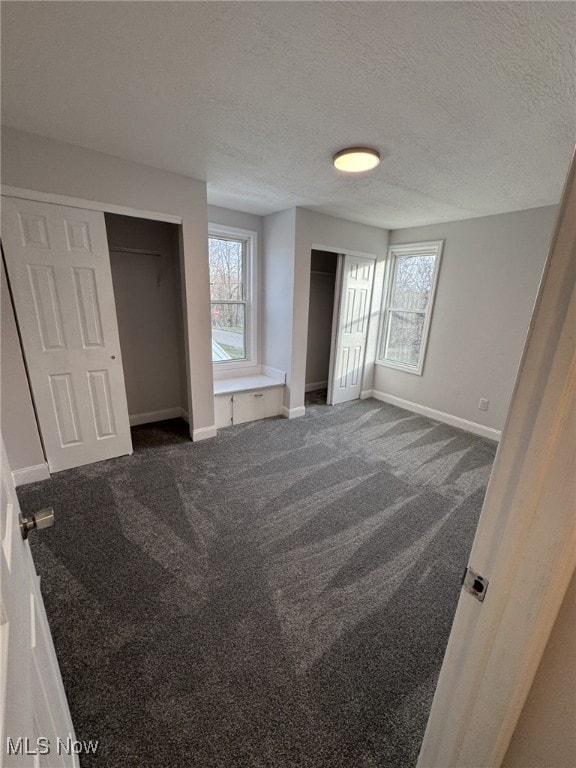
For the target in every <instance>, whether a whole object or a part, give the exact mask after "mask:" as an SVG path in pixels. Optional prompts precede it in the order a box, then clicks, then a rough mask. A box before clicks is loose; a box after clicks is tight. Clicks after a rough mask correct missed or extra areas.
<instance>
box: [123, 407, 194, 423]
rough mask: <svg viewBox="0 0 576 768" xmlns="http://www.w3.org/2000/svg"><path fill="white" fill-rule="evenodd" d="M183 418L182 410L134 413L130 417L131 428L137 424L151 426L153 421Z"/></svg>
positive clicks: (170, 409) (166, 409) (172, 409)
mask: <svg viewBox="0 0 576 768" xmlns="http://www.w3.org/2000/svg"><path fill="white" fill-rule="evenodd" d="M179 416H182V408H164V410H162V411H149V412H148V413H134V414H132V416H130V417H129V418H130V426H131V427H134V426H136V425H137V424H151V423H152V422H153V421H164V419H177V418H178V417H179Z"/></svg>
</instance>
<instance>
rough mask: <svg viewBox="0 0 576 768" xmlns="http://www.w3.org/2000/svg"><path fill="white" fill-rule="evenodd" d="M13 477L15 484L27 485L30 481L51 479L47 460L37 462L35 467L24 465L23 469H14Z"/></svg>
mask: <svg viewBox="0 0 576 768" xmlns="http://www.w3.org/2000/svg"><path fill="white" fill-rule="evenodd" d="M12 479H13V480H14V485H15V486H16V487H18V486H19V485H27V484H28V483H37V482H38V481H39V480H49V479H50V470H49V469H48V464H46V462H44V463H42V464H35V465H34V466H33V467H23V468H22V469H13V470H12Z"/></svg>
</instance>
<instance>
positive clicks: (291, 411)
mask: <svg viewBox="0 0 576 768" xmlns="http://www.w3.org/2000/svg"><path fill="white" fill-rule="evenodd" d="M305 413H306V408H305V407H304V406H303V405H301V406H299V407H298V408H286V406H285V405H283V406H282V416H284V418H286V419H297V418H298V417H299V416H304V414H305Z"/></svg>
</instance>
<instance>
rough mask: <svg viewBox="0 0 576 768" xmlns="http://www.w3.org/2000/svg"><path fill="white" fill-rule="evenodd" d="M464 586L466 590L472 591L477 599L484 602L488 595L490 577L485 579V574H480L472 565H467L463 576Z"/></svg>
mask: <svg viewBox="0 0 576 768" xmlns="http://www.w3.org/2000/svg"><path fill="white" fill-rule="evenodd" d="M462 587H463V588H464V589H465V590H466V592H470V594H471V595H474V597H475V598H476V600H480V602H481V603H482V602H483V601H484V598H485V597H486V590H487V589H488V579H485V578H484V576H480V574H479V573H476V572H475V571H473V570H472V568H470V566H467V567H466V569H465V570H464V575H463V576H462Z"/></svg>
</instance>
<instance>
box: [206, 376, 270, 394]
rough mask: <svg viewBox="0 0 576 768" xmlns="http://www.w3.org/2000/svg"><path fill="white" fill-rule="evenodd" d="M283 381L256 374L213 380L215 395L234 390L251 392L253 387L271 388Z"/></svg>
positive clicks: (232, 392) (229, 392)
mask: <svg viewBox="0 0 576 768" xmlns="http://www.w3.org/2000/svg"><path fill="white" fill-rule="evenodd" d="M283 386H284V382H283V381H279V380H278V379H273V378H272V377H271V376H264V374H257V375H255V376H234V377H233V378H229V379H217V380H216V381H214V394H215V395H232V394H234V393H235V392H251V391H252V390H255V389H272V388H273V387H283Z"/></svg>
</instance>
